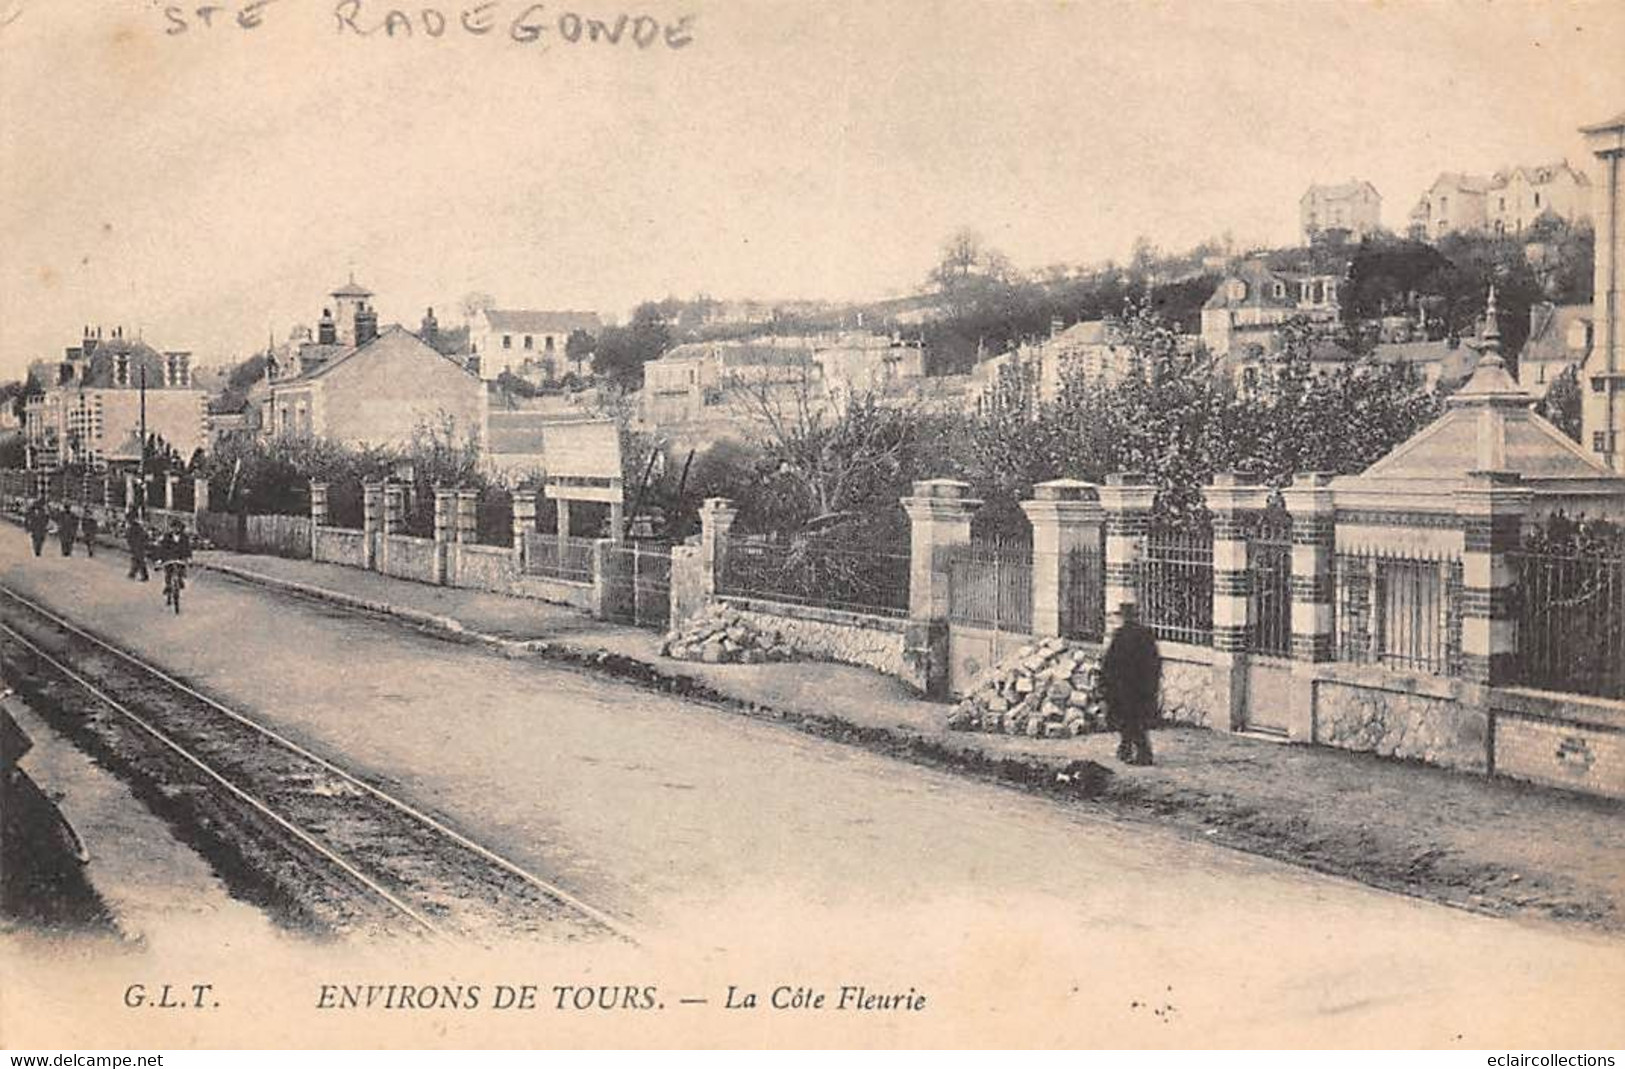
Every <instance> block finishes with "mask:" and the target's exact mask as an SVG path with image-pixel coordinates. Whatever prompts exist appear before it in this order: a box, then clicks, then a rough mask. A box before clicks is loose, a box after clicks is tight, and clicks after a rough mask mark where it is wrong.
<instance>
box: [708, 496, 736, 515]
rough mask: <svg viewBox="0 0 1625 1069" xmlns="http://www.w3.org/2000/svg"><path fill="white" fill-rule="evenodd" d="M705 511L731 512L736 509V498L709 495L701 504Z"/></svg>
mask: <svg viewBox="0 0 1625 1069" xmlns="http://www.w3.org/2000/svg"><path fill="white" fill-rule="evenodd" d="M700 508H701V510H702V511H705V512H730V511H733V510H734V499H733V498H731V497H708V498H706V499H705V502H704V503H703V504H701V505H700Z"/></svg>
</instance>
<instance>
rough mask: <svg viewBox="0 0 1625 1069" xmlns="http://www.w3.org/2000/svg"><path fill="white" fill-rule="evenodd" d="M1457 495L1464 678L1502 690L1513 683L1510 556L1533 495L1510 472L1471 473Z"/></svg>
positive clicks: (1515, 654)
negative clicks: (1460, 545)
mask: <svg viewBox="0 0 1625 1069" xmlns="http://www.w3.org/2000/svg"><path fill="white" fill-rule="evenodd" d="M1467 479H1468V483H1469V485H1468V486H1467V487H1466V488H1464V489H1461V490H1457V491H1456V515H1457V517H1458V518H1459V519H1460V520H1461V536H1462V551H1461V580H1462V584H1461V585H1462V590H1461V606H1462V612H1461V658H1462V673H1463V675H1465V676H1466V678H1467V679H1468V680H1470V681H1472V682H1474V683H1481V684H1485V685H1488V686H1501V685H1505V684H1508V683H1512V682H1515V681H1516V679H1517V657H1518V613H1517V597H1516V594H1517V586H1518V573H1517V569H1516V566H1515V564H1514V561H1513V559H1512V557H1513V554H1514V553H1516V552H1517V549H1518V545H1519V543H1520V541H1521V539H1522V534H1523V520H1524V516H1525V514H1526V513H1527V512H1528V511H1529V504H1530V502H1531V501H1532V500H1533V498H1534V492H1533V491H1532V490H1529V489H1527V488H1525V487H1524V486H1523V485H1522V483H1523V480H1522V477H1521V476H1519V475H1517V474H1515V473H1513V472H1504V471H1475V472H1469V473H1468V475H1467Z"/></svg>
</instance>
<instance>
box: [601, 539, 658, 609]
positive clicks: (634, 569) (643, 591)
mask: <svg viewBox="0 0 1625 1069" xmlns="http://www.w3.org/2000/svg"><path fill="white" fill-rule="evenodd" d="M609 563H610V565H611V568H610V575H611V576H612V577H613V578H612V581H611V583H610V599H609V615H610V618H611V619H613V620H617V621H620V622H621V623H629V624H636V625H638V626H639V627H653V628H656V629H659V630H665V628H666V625H667V624H668V623H669V622H670V620H671V547H670V546H668V545H663V544H656V543H649V542H634V543H630V544H628V545H623V546H616V547H614V548H613V549H611V550H610V551H609Z"/></svg>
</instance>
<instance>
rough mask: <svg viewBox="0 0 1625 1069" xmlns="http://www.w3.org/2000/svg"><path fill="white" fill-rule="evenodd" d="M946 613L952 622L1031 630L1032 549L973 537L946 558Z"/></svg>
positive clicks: (993, 627) (1008, 629) (989, 628)
mask: <svg viewBox="0 0 1625 1069" xmlns="http://www.w3.org/2000/svg"><path fill="white" fill-rule="evenodd" d="M948 578H949V587H948V617H949V619H950V621H952V622H953V623H956V624H963V625H964V626H966V627H979V628H984V629H987V630H992V631H1012V632H1018V633H1021V634H1028V633H1031V631H1032V629H1033V553H1032V548H1031V547H1029V546H1026V545H1022V544H1015V543H1008V542H972V543H971V544H970V545H968V546H963V547H959V548H957V549H955V550H953V551H952V556H951V557H950V558H949V562H948Z"/></svg>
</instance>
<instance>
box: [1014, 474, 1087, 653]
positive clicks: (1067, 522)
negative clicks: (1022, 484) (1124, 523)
mask: <svg viewBox="0 0 1625 1069" xmlns="http://www.w3.org/2000/svg"><path fill="white" fill-rule="evenodd" d="M1021 511H1023V512H1025V513H1026V514H1027V520H1028V521H1029V522H1030V523H1031V524H1032V528H1033V634H1034V635H1037V636H1039V637H1046V636H1050V635H1079V634H1081V630H1082V629H1083V628H1084V626H1085V624H1086V623H1087V621H1088V620H1089V619H1090V618H1091V616H1092V614H1091V613H1089V612H1088V610H1087V608H1086V607H1085V606H1084V605H1082V604H1081V603H1079V602H1078V600H1077V599H1076V598H1075V597H1071V596H1068V595H1069V592H1070V586H1071V581H1072V580H1073V579H1074V575H1073V571H1072V569H1073V568H1074V567H1075V565H1074V554H1088V553H1090V552H1091V551H1094V550H1098V548H1099V546H1100V531H1101V525H1102V524H1103V523H1104V522H1105V511H1104V510H1103V509H1102V508H1101V506H1100V492H1099V490H1098V489H1097V488H1096V487H1095V485H1094V484H1093V483H1086V482H1082V481H1080V480H1078V479H1051V480H1050V481H1049V482H1043V483H1039V484H1038V485H1036V486H1034V487H1033V497H1032V500H1030V501H1023V502H1022V503H1021ZM1085 594H1086V595H1087V596H1089V597H1101V598H1102V599H1104V589H1103V588H1102V587H1099V586H1096V587H1095V589H1094V590H1093V591H1092V592H1091V591H1085ZM1103 606H1104V600H1102V607H1103ZM1102 611H1104V609H1103V608H1102Z"/></svg>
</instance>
